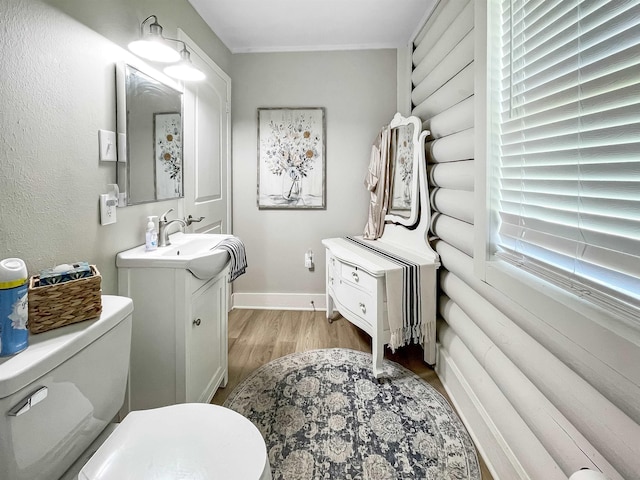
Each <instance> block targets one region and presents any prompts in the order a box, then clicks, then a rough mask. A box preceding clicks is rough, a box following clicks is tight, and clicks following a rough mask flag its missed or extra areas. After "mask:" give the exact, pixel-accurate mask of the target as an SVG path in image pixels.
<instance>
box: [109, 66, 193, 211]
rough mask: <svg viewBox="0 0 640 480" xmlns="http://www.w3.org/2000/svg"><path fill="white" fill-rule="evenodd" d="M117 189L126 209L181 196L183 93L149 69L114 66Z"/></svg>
mask: <svg viewBox="0 0 640 480" xmlns="http://www.w3.org/2000/svg"><path fill="white" fill-rule="evenodd" d="M116 96H117V109H116V117H117V122H116V123H117V130H118V173H117V177H118V188H119V189H120V193H121V194H122V193H125V197H126V204H127V205H137V204H140V203H148V202H156V201H160V200H167V199H171V198H179V197H182V196H183V153H182V138H183V135H182V133H183V126H182V125H183V122H182V116H183V115H182V104H183V100H182V97H183V95H182V90H181V88H180V86H179V85H178V84H176V83H175V82H173V81H172V80H170V79H169V78H167V77H165V76H164V75H161V74H160V73H159V72H156V71H155V70H153V69H151V68H145V67H137V66H136V67H134V66H132V65H129V64H126V63H118V64H117V65H116Z"/></svg>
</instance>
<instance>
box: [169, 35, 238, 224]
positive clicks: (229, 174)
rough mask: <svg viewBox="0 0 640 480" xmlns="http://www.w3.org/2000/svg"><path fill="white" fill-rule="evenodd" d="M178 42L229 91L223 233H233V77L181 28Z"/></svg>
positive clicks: (226, 120) (226, 113) (226, 116)
mask: <svg viewBox="0 0 640 480" xmlns="http://www.w3.org/2000/svg"><path fill="white" fill-rule="evenodd" d="M178 40H180V41H182V42H185V43H186V44H187V47H188V48H189V50H191V51H192V52H194V53H196V54H197V55H198V56H199V57H200V58H201V59H202V60H204V62H205V63H206V64H207V65H208V66H209V67H210V68H211V69H212V70H214V71H215V72H216V73H217V74H218V75H219V76H220V77H221V78H222V79H223V80H224V81H225V83H226V85H227V89H226V96H227V101H226V112H225V117H224V121H225V122H226V124H227V125H226V126H227V128H226V131H227V135H226V136H227V139H226V140H227V147H226V151H225V152H224V154H225V155H226V157H227V158H226V170H227V175H226V181H225V188H226V192H225V193H226V196H227V229H226V230H227V231H226V232H223V233H232V232H233V218H232V216H231V212H232V211H233V209H232V197H231V185H232V172H231V164H232V161H231V77H230V76H229V75H227V73H226V72H225V71H224V70H222V69H221V68H220V67H219V66H218V64H217V63H216V62H214V61H213V60H212V59H211V57H209V55H208V54H207V53H206V52H205V51H204V50H202V49H201V48H200V47H199V46H198V44H196V43H195V42H194V41H193V40H192V39H191V38H190V37H189V36H188V35H187V34H186V33H185V32H184V31H183V30H182V29H181V28H178ZM204 81H205V82H206V81H207V80H206V79H205V80H204ZM184 88H185V90H186V88H187V86H186V85H184ZM186 208H187V207H186V205H185V209H186Z"/></svg>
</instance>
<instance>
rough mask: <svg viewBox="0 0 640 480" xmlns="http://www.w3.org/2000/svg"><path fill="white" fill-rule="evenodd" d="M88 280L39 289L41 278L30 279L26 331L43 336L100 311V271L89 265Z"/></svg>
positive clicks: (71, 281) (89, 317) (88, 317)
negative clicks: (89, 274) (27, 326)
mask: <svg viewBox="0 0 640 480" xmlns="http://www.w3.org/2000/svg"><path fill="white" fill-rule="evenodd" d="M91 272H92V273H93V275H92V276H91V277H86V278H79V279H77V280H69V281H68V282H64V283H57V284H55V285H42V286H40V277H39V276H37V275H34V276H33V277H31V278H30V279H29V321H28V325H29V331H30V332H31V333H42V332H46V331H47V330H51V329H53V328H58V327H64V326H65V325H69V324H72V323H76V322H81V321H83V320H89V319H91V318H95V317H97V316H99V315H100V312H102V290H101V288H100V283H101V281H102V277H101V276H100V272H98V269H97V268H96V267H95V265H91Z"/></svg>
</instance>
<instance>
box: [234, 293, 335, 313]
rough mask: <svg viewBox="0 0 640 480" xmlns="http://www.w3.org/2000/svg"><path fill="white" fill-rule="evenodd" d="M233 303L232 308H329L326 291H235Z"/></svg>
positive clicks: (310, 309)
mask: <svg viewBox="0 0 640 480" xmlns="http://www.w3.org/2000/svg"><path fill="white" fill-rule="evenodd" d="M312 302H313V303H312ZM231 305H232V308H239V309H255V310H309V311H313V310H323V311H324V310H326V309H327V302H326V298H325V294H324V293H234V294H232V295H231Z"/></svg>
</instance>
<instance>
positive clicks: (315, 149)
mask: <svg viewBox="0 0 640 480" xmlns="http://www.w3.org/2000/svg"><path fill="white" fill-rule="evenodd" d="M315 123H316V121H315V119H314V118H313V117H312V116H311V115H307V114H305V113H299V114H297V115H295V116H294V117H293V118H291V119H283V120H282V121H279V122H278V121H275V120H271V121H269V123H268V127H269V130H270V131H269V134H268V135H266V136H265V138H264V140H262V148H263V152H264V161H265V163H266V166H267V168H268V169H269V171H270V172H271V173H273V174H275V175H282V174H283V173H285V172H287V173H288V174H289V175H292V176H293V175H295V176H297V177H298V178H302V177H306V176H307V175H308V174H309V172H310V171H311V170H313V167H314V164H315V161H316V159H318V158H319V157H320V152H321V145H320V135H318V134H316V133H314V129H315V128H318V126H317V125H315Z"/></svg>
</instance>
